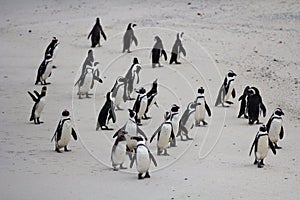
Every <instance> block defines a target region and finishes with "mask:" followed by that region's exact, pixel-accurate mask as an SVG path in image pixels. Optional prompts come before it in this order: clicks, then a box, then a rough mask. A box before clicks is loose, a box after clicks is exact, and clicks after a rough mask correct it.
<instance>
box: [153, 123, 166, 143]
mask: <svg viewBox="0 0 300 200" xmlns="http://www.w3.org/2000/svg"><path fill="white" fill-rule="evenodd" d="M162 125H163V124H161V125H160V126H159V127H158V129H156V131H155V132H154V133H153V135H152V136H151V139H150V143H151V142H152V140H153V139H154V137H155V136H156V135H157V133H159V132H160V130H161V127H162Z"/></svg>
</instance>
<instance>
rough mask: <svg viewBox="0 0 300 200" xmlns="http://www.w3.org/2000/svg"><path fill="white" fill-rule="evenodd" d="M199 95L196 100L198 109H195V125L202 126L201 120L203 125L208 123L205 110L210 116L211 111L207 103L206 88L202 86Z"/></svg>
mask: <svg viewBox="0 0 300 200" xmlns="http://www.w3.org/2000/svg"><path fill="white" fill-rule="evenodd" d="M198 94H199V95H198V96H197V98H196V100H195V101H194V102H195V104H196V111H195V125H196V126H198V127H199V126H200V122H202V123H203V126H206V125H207V122H206V121H205V111H206V112H207V114H208V116H209V117H210V116H211V111H210V108H209V106H208V105H207V103H206V101H205V97H204V88H203V87H200V88H199V89H198Z"/></svg>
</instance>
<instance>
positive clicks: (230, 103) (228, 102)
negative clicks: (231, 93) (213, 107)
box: [225, 101, 233, 105]
mask: <svg viewBox="0 0 300 200" xmlns="http://www.w3.org/2000/svg"><path fill="white" fill-rule="evenodd" d="M225 103H227V104H229V105H232V104H233V102H232V101H225Z"/></svg>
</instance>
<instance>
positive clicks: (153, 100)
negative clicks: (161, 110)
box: [142, 79, 158, 120]
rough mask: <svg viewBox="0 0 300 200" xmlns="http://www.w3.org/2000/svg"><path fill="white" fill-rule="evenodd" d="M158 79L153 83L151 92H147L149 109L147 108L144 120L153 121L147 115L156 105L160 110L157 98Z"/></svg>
mask: <svg viewBox="0 0 300 200" xmlns="http://www.w3.org/2000/svg"><path fill="white" fill-rule="evenodd" d="M157 86H158V84H157V79H156V80H154V81H153V83H152V88H151V90H150V91H149V92H147V94H146V96H147V100H148V102H147V108H146V111H145V114H144V116H143V117H142V119H146V120H147V119H151V117H148V116H147V113H148V112H149V110H150V108H151V107H152V106H153V105H155V106H156V107H157V108H158V104H157V102H156V96H157V94H158V93H157Z"/></svg>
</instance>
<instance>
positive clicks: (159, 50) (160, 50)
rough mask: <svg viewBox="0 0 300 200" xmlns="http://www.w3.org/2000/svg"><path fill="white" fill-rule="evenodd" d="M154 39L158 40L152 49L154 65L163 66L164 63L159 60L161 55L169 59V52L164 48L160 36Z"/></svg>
mask: <svg viewBox="0 0 300 200" xmlns="http://www.w3.org/2000/svg"><path fill="white" fill-rule="evenodd" d="M154 40H155V41H156V42H155V44H154V46H153V48H152V50H151V54H152V67H153V68H155V67H157V66H158V67H162V65H161V64H160V62H159V59H160V57H161V56H162V55H163V56H164V58H165V60H167V59H168V58H167V53H166V51H165V50H164V47H163V44H162V41H161V39H160V37H159V36H155V38H154Z"/></svg>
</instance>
